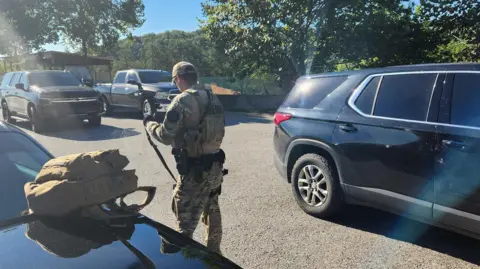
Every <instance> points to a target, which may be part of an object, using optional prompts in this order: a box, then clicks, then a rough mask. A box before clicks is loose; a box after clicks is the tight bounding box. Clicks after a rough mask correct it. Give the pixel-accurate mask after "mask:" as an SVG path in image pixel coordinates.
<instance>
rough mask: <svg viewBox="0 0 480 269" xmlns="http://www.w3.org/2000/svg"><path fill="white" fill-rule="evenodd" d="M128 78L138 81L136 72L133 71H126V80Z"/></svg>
mask: <svg viewBox="0 0 480 269" xmlns="http://www.w3.org/2000/svg"><path fill="white" fill-rule="evenodd" d="M129 80H133V81H136V82H139V81H138V80H139V79H138V77H137V74H136V73H135V72H128V74H127V81H129Z"/></svg>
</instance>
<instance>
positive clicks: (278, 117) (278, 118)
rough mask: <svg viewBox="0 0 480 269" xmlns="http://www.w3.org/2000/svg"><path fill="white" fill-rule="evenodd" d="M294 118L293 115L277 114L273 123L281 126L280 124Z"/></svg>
mask: <svg viewBox="0 0 480 269" xmlns="http://www.w3.org/2000/svg"><path fill="white" fill-rule="evenodd" d="M291 118H292V115H290V114H288V113H280V112H277V113H275V115H274V116H273V122H274V123H275V125H277V126H278V125H279V124H280V123H282V122H284V121H286V120H289V119H291Z"/></svg>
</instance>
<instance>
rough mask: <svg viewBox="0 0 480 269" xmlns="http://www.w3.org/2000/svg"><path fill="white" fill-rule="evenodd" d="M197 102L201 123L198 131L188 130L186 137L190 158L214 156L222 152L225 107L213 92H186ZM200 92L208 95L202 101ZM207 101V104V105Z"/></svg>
mask: <svg viewBox="0 0 480 269" xmlns="http://www.w3.org/2000/svg"><path fill="white" fill-rule="evenodd" d="M186 92H187V93H189V94H191V95H192V96H193V97H194V98H195V99H196V100H197V104H198V107H199V110H200V115H201V116H200V121H199V124H198V128H197V129H196V130H192V129H190V130H187V131H186V133H185V136H184V139H185V145H186V149H187V152H188V155H189V156H200V155H203V154H212V153H216V152H218V151H219V150H220V146H221V144H222V141H223V137H224V136H225V115H224V110H223V105H222V103H221V102H220V100H218V98H217V96H215V95H214V94H213V93H212V92H211V91H208V90H195V89H190V90H187V91H186ZM200 92H205V93H206V98H205V97H203V98H204V99H207V100H202V96H201V94H200ZM205 101H207V104H206V105H205Z"/></svg>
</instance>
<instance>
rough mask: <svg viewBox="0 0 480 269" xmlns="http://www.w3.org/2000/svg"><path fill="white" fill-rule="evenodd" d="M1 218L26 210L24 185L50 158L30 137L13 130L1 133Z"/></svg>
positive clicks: (33, 178)
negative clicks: (12, 131)
mask: <svg viewBox="0 0 480 269" xmlns="http://www.w3.org/2000/svg"><path fill="white" fill-rule="evenodd" d="M0 141H2V143H0V171H1V172H2V177H1V179H0V180H1V184H2V187H1V188H0V203H1V204H2V210H0V220H5V219H8V218H13V217H16V216H18V215H19V213H20V212H21V211H23V210H25V209H27V201H26V199H25V194H24V190H23V186H24V185H25V183H27V182H29V181H33V180H35V177H36V176H37V174H38V172H39V171H40V169H41V168H42V166H43V165H44V164H45V163H46V162H47V161H48V160H49V159H50V157H49V156H48V155H47V154H46V153H45V152H44V151H43V150H42V149H41V148H39V147H38V146H37V145H35V144H34V143H33V142H32V141H31V140H29V139H28V138H26V137H25V136H23V135H20V134H16V133H11V132H9V133H2V134H0Z"/></svg>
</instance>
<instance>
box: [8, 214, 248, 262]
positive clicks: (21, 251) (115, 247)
mask: <svg viewBox="0 0 480 269" xmlns="http://www.w3.org/2000/svg"><path fill="white" fill-rule="evenodd" d="M166 240H167V241H166ZM0 244H1V245H2V246H3V248H2V251H0V268H32V267H35V268H72V269H74V268H120V269H121V268H125V269H127V268H128V269H129V268H240V267H238V266H237V265H235V264H234V263H232V262H231V261H229V260H228V259H226V258H224V257H222V256H220V255H218V254H216V253H212V252H209V251H208V250H207V249H206V248H205V247H203V246H202V245H200V244H199V243H197V242H195V241H193V240H190V239H188V238H185V237H183V236H181V235H180V234H178V233H176V232H174V231H173V230H172V229H170V228H168V227H166V226H164V225H162V224H160V223H157V222H154V221H152V220H151V219H148V218H146V217H143V216H141V217H127V218H122V219H120V218H119V219H117V220H116V221H115V223H113V224H111V223H110V224H106V222H104V221H97V220H90V219H85V218H69V219H67V218H62V219H58V218H56V219H41V220H33V221H29V222H28V223H24V224H18V225H16V226H10V228H6V229H3V230H0Z"/></svg>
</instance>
